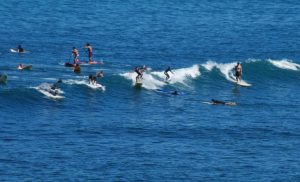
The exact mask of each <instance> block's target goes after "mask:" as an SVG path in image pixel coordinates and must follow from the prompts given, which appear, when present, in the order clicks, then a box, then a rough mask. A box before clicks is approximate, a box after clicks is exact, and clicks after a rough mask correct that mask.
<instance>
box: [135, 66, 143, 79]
mask: <svg viewBox="0 0 300 182" xmlns="http://www.w3.org/2000/svg"><path fill="white" fill-rule="evenodd" d="M134 71H135V72H136V73H137V74H138V75H137V76H136V77H135V81H136V82H138V80H139V79H141V78H143V72H142V70H141V68H139V67H135V68H134Z"/></svg>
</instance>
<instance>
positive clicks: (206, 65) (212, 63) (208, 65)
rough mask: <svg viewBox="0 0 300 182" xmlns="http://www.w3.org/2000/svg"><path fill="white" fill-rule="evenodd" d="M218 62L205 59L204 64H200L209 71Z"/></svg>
mask: <svg viewBox="0 0 300 182" xmlns="http://www.w3.org/2000/svg"><path fill="white" fill-rule="evenodd" d="M217 65H218V63H216V62H214V61H207V62H206V63H205V64H201V66H203V67H204V68H205V69H206V70H208V71H211V70H212V69H213V68H214V67H216V66H217Z"/></svg>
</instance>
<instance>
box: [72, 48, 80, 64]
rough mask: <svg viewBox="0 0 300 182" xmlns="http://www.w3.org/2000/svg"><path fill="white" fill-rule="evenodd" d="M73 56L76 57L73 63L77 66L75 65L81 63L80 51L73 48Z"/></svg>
mask: <svg viewBox="0 0 300 182" xmlns="http://www.w3.org/2000/svg"><path fill="white" fill-rule="evenodd" d="M72 55H73V57H74V59H73V62H74V64H75V63H77V62H78V61H79V60H78V57H79V53H78V50H77V49H76V47H73V49H72Z"/></svg>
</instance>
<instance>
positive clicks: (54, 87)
mask: <svg viewBox="0 0 300 182" xmlns="http://www.w3.org/2000/svg"><path fill="white" fill-rule="evenodd" d="M59 83H62V79H58V81H57V82H55V83H53V84H52V85H50V89H49V90H48V92H49V93H50V94H52V95H54V96H55V95H57V94H58V90H57V89H58V84H59Z"/></svg>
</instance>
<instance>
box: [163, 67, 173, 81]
mask: <svg viewBox="0 0 300 182" xmlns="http://www.w3.org/2000/svg"><path fill="white" fill-rule="evenodd" d="M168 72H171V73H172V74H174V73H173V71H172V70H171V67H170V66H168V67H167V69H166V70H165V72H164V74H165V75H166V80H169V79H170V75H169V73H168Z"/></svg>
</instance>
